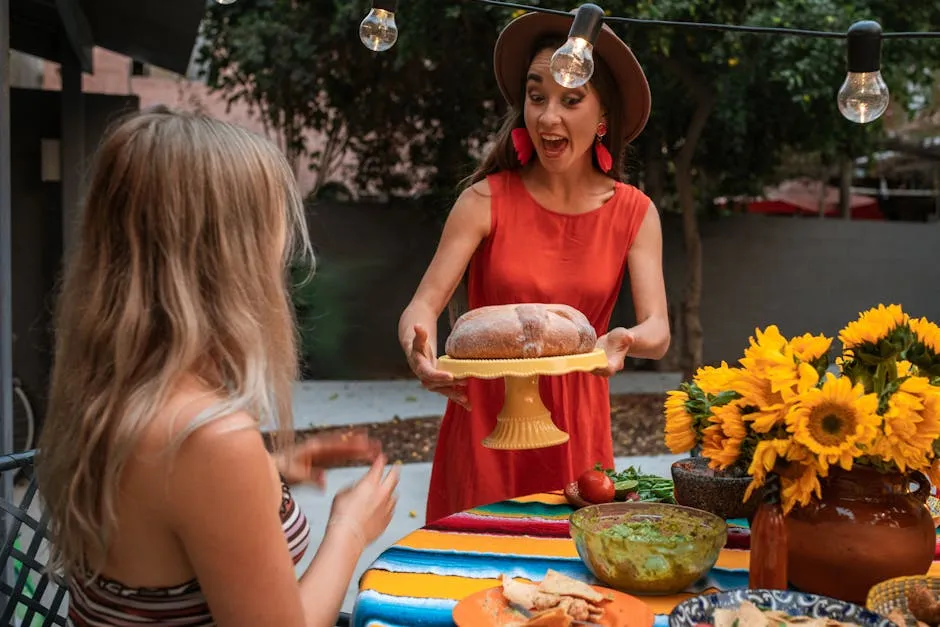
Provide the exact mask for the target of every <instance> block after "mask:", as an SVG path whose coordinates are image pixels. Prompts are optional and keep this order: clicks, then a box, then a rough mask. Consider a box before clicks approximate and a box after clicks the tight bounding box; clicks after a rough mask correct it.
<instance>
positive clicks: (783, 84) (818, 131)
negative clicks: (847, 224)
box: [202, 0, 940, 205]
mask: <svg viewBox="0 0 940 627" xmlns="http://www.w3.org/2000/svg"><path fill="white" fill-rule="evenodd" d="M533 4H540V5H542V6H548V7H551V8H560V9H570V8H572V6H573V5H571V3H570V2H569V1H568V0H563V1H556V0H543V1H542V2H533ZM369 6H370V5H369V3H368V2H367V1H364V0H240V1H239V2H238V3H236V4H233V5H214V6H212V7H211V8H210V9H209V11H208V16H207V19H206V21H205V24H204V35H205V37H206V41H207V43H206V45H205V46H204V47H203V49H202V59H203V60H204V61H205V62H207V64H208V68H209V73H208V78H209V83H210V84H211V85H213V86H214V87H216V88H218V89H221V90H222V91H224V92H225V93H226V95H227V97H228V99H229V101H230V102H235V101H244V102H247V103H248V104H250V105H252V106H254V107H255V108H256V109H257V110H259V111H260V112H261V113H262V114H263V116H264V118H265V120H266V121H267V123H268V124H269V125H270V127H271V128H273V129H276V130H278V131H279V132H281V133H282V134H283V136H284V145H285V148H286V149H288V151H289V152H290V153H291V154H293V155H299V154H308V153H309V154H311V155H312V156H313V157H315V158H317V157H324V158H326V159H327V160H332V159H335V158H336V154H337V152H340V153H341V152H342V150H345V149H348V150H350V151H351V152H352V153H353V154H354V155H355V156H356V158H357V160H358V171H357V176H356V178H357V180H356V183H357V185H358V186H359V187H360V188H361V189H366V190H377V191H381V192H384V193H388V194H390V195H411V194H412V192H413V190H414V189H415V188H417V189H418V190H427V191H431V192H437V193H439V194H441V193H442V192H443V196H442V198H441V200H442V201H446V199H447V198H448V197H450V196H452V194H453V189H454V185H455V184H456V183H457V181H458V180H459V179H460V178H461V177H462V176H465V175H466V174H468V173H469V170H470V169H471V168H472V165H473V161H474V159H473V153H474V148H475V147H476V146H479V145H480V144H481V143H482V142H484V141H485V140H486V138H487V137H488V136H489V135H490V133H491V132H492V131H493V130H494V129H495V127H496V125H497V123H498V120H499V117H500V115H501V114H502V112H503V104H502V100H501V98H500V97H499V93H498V90H497V88H496V85H495V81H494V79H493V77H492V62H491V59H492V49H493V44H494V43H495V40H496V37H497V35H498V32H499V29H500V28H501V27H502V25H503V24H505V23H506V22H507V21H508V20H509V19H510V17H511V14H510V11H509V10H507V9H502V8H498V7H491V6H487V5H481V4H479V3H474V2H452V1H447V0H410V1H409V2H403V3H401V5H400V8H399V12H398V14H397V22H398V26H399V29H400V35H399V40H398V43H397V44H396V46H395V47H394V48H393V49H392V50H390V51H388V52H385V53H372V52H370V51H369V50H367V49H365V47H364V46H362V44H361V43H360V42H359V38H358V24H359V21H360V20H361V19H362V17H363V16H364V15H365V14H366V13H367V12H368V8H369ZM603 6H604V8H605V9H606V10H607V11H608V13H611V14H617V15H627V16H636V17H643V18H656V19H670V20H686V21H706V22H725V23H733V24H750V25H763V26H784V27H795V28H806V29H814V30H834V31H845V30H846V29H847V28H848V26H849V25H850V24H851V23H852V22H854V21H856V20H859V19H867V18H872V19H877V20H879V21H880V22H881V24H882V26H883V27H884V28H885V30H886V31H899V30H925V29H929V28H931V27H933V28H936V27H937V25H938V24H940V5H937V3H904V4H901V3H897V2H893V0H852V1H848V2H846V1H844V0H751V1H745V0H694V1H691V2H690V1H689V0H656V1H655V2H653V1H650V0H645V1H641V2H636V1H635V0H630V1H626V0H609V1H607V2H605V3H604V4H603ZM614 28H615V30H617V31H618V32H619V34H620V35H621V36H622V37H624V39H625V40H626V41H628V42H629V43H630V45H631V46H632V47H633V48H634V50H635V52H636V53H637V55H638V57H639V58H640V61H641V63H642V64H643V65H644V67H645V69H646V71H647V74H648V76H649V79H650V83H651V86H652V90H653V103H654V110H653V115H652V116H651V119H650V124H649V127H648V129H647V132H646V133H644V134H643V135H642V136H641V137H640V139H639V140H638V142H637V146H636V148H637V149H638V150H637V156H638V157H639V158H641V159H642V156H643V155H644V154H646V153H647V148H648V146H647V144H648V143H653V144H654V145H655V147H657V148H658V147H659V146H664V147H665V148H666V156H667V161H671V160H673V159H674V158H675V157H676V155H677V153H678V151H679V150H680V149H681V147H682V145H683V142H684V140H685V134H686V132H687V125H688V123H689V120H690V118H691V116H692V112H693V111H694V109H695V106H696V103H697V101H698V100H699V98H700V96H701V94H702V93H707V94H711V95H713V96H714V98H715V99H716V104H715V108H714V111H713V112H712V114H711V116H710V117H709V119H708V123H707V125H706V129H705V131H704V134H703V136H702V138H701V141H700V142H699V145H698V146H697V147H696V150H695V160H694V166H695V168H696V171H697V172H698V173H699V174H703V175H704V178H703V180H706V181H707V182H708V189H707V190H704V191H705V192H706V195H720V194H735V193H743V192H753V191H756V189H757V188H759V187H760V186H761V185H762V182H763V180H764V178H765V177H766V176H767V175H768V174H769V173H770V172H771V171H772V170H773V169H774V168H775V167H776V165H777V164H778V163H779V161H780V156H781V152H782V151H783V150H784V149H788V148H790V149H796V150H799V151H805V152H818V153H820V154H822V155H823V156H824V158H827V159H836V158H838V157H839V156H840V155H843V154H845V153H847V152H849V153H851V154H853V155H861V154H865V153H867V152H869V151H870V150H871V149H872V146H873V143H874V140H875V139H876V138H877V137H878V135H879V133H881V131H882V125H881V124H880V123H875V124H871V125H866V126H858V125H855V124H852V123H850V122H848V121H846V120H844V119H843V118H842V117H841V115H840V114H839V112H838V109H837V108H836V92H837V90H838V88H839V86H840V85H841V83H842V80H843V79H844V77H845V43H844V41H842V40H830V39H812V38H797V37H782V36H777V35H759V34H741V33H722V32H717V31H713V30H702V29H694V30H693V29H682V28H671V27H659V26H648V25H631V26H624V25H615V26H614ZM938 52H940V47H938V44H937V42H936V41H935V40H909V41H904V40H898V39H890V40H886V41H885V44H884V57H883V73H884V75H885V78H886V80H887V81H888V83H889V86H890V87H891V90H892V97H893V99H894V100H895V101H898V102H901V103H905V102H907V101H908V100H909V96H910V95H911V94H912V93H920V92H924V91H925V89H924V86H925V85H929V84H930V81H931V76H930V73H929V69H930V68H926V67H924V63H925V61H926V60H929V59H935V58H937V57H938ZM928 91H929V90H928ZM699 92H701V93H699ZM304 128H313V129H317V130H319V131H321V132H323V133H324V134H326V135H327V136H329V137H331V138H333V139H334V141H333V143H332V144H330V145H329V146H328V150H329V151H331V154H329V155H323V154H322V153H323V150H320V151H319V152H318V151H316V150H314V149H313V147H311V146H309V145H307V143H306V142H305V141H304V136H303V130H304ZM403 163H408V164H409V165H408V166H404V165H402V164H403ZM642 166H643V164H642V163H641V164H640V167H641V168H642ZM330 170H331V169H330V167H329V164H326V166H324V167H323V169H322V173H324V174H325V175H327V176H328V175H329V172H330ZM700 191H703V190H700ZM445 205H446V202H445Z"/></svg>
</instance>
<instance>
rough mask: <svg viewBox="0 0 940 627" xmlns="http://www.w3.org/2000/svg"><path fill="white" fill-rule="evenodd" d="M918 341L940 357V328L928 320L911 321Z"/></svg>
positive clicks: (910, 324) (909, 323) (912, 329)
mask: <svg viewBox="0 0 940 627" xmlns="http://www.w3.org/2000/svg"><path fill="white" fill-rule="evenodd" d="M908 325H909V326H910V327H911V331H913V332H914V335H916V336H917V339H918V340H919V341H920V342H921V343H922V344H923V345H924V346H926V347H927V348H928V349H930V350H931V351H933V354H934V355H940V327H938V326H937V325H936V324H934V323H933V322H931V321H929V320H927V318H920V319H913V318H912V319H911V320H910V321H909V322H908Z"/></svg>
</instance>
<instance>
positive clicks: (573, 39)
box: [217, 0, 940, 124]
mask: <svg viewBox="0 0 940 627" xmlns="http://www.w3.org/2000/svg"><path fill="white" fill-rule="evenodd" d="M217 1H218V2H220V3H231V2H235V0H217ZM472 1H473V2H477V3H479V4H488V5H491V6H498V7H502V8H506V9H515V10H522V11H529V12H534V13H548V14H551V15H564V16H567V17H571V15H572V14H571V13H570V12H568V11H562V10H559V9H547V8H544V7H539V6H533V5H530V4H521V3H518V2H505V1H504V0H472ZM396 6H397V0H374V1H373V3H372V11H371V12H370V13H369V15H368V16H367V17H366V19H364V20H363V21H362V24H361V25H360V26H359V37H360V39H362V43H363V44H364V45H365V46H366V47H367V48H369V49H370V50H375V51H377V52H381V51H384V50H388V49H389V48H391V47H392V46H393V45H395V41H396V40H397V39H398V27H397V26H396V25H395V9H396ZM605 22H610V23H624V24H635V25H640V26H669V27H676V28H689V29H693V28H694V29H704V30H715V31H724V32H739V33H752V34H779V35H785V36H792V37H817V38H824V39H846V40H847V57H848V64H847V65H848V73H847V75H846V79H845V82H844V83H843V84H842V86H841V87H840V89H839V93H838V97H837V104H838V107H839V111H840V112H841V113H842V115H843V116H845V117H846V118H847V119H848V120H851V121H853V122H857V123H859V124H865V123H868V122H872V121H874V120H877V119H878V118H879V117H881V116H882V115H883V114H884V112H885V111H886V110H887V108H888V104H889V101H890V93H889V91H888V86H887V84H886V83H885V81H884V77H882V75H881V40H882V39H888V38H891V39H940V32H930V31H923V32H916V31H915V32H896V33H883V32H882V30H881V26H880V25H879V24H878V23H877V22H873V21H862V22H856V23H855V24H853V25H852V26H851V27H850V28H849V30H848V32H844V33H843V32H833V31H821V30H806V29H799V28H783V27H772V26H742V25H738V24H715V23H709V22H685V21H679V20H651V19H643V18H634V17H622V16H605V15H604V12H603V10H602V9H601V8H600V7H599V6H597V5H595V4H583V5H581V6H580V7H578V10H577V11H576V12H575V14H574V20H573V22H572V24H571V29H570V30H569V32H568V40H567V41H566V42H565V44H564V45H563V46H562V47H561V48H559V49H558V50H556V51H555V53H554V54H553V55H552V61H551V70H552V76H553V77H554V78H555V80H556V81H557V82H558V83H559V84H561V85H564V86H566V87H577V86H580V85H583V84H584V83H586V82H587V81H589V80H590V79H591V76H592V75H593V73H594V57H593V48H594V42H595V41H596V40H597V36H598V34H599V33H600V29H601V27H602V26H603V24H604V23H605Z"/></svg>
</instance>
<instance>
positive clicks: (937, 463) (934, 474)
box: [924, 459, 940, 485]
mask: <svg viewBox="0 0 940 627" xmlns="http://www.w3.org/2000/svg"><path fill="white" fill-rule="evenodd" d="M924 474H925V475H927V478H928V479H930V483H931V484H933V485H940V459H934V460H933V461H932V462H931V464H930V467H929V468H927V469H926V470H924Z"/></svg>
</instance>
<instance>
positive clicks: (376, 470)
mask: <svg viewBox="0 0 940 627" xmlns="http://www.w3.org/2000/svg"><path fill="white" fill-rule="evenodd" d="M387 461H388V460H387V459H386V458H385V455H379V456H378V457H376V459H375V461H373V462H372V467H371V468H369V472H367V473H366V474H365V475H364V476H363V477H362V478H361V479H360V480H359V481H357V482H356V483H355V484H353V485H351V486H349V487H348V488H345V489H343V490H341V491H340V492H338V493H337V494H336V498H334V499H333V508H332V509H331V510H330V520H329V522H328V523H327V529H330V528H331V527H332V528H335V529H337V530H343V531H346V532H349V533H351V534H353V535H354V536H356V537H357V538H358V539H359V541H360V542H361V544H362V548H363V549H364V548H366V547H367V546H368V545H370V544H372V543H373V542H375V539H376V538H378V537H379V536H380V535H382V532H383V531H385V528H386V527H388V523H389V522H391V520H392V514H394V513H395V504H396V503H397V502H398V497H397V496H396V495H395V488H396V487H397V486H398V468H397V467H393V468H392V469H391V470H389V471H388V473H384V471H385V468H386V463H387ZM383 473H384V474H385V476H384V477H383V476H382V475H383Z"/></svg>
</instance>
